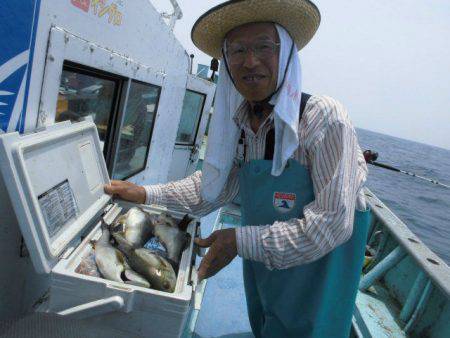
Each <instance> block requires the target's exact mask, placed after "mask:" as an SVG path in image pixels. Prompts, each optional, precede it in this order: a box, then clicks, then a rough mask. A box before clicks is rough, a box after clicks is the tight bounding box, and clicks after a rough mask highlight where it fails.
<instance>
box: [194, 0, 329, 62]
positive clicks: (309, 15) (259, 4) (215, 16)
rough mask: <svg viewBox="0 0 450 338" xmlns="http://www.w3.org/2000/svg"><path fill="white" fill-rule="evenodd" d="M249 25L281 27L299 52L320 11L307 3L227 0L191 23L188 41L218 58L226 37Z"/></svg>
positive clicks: (296, 0) (305, 0) (317, 22)
mask: <svg viewBox="0 0 450 338" xmlns="http://www.w3.org/2000/svg"><path fill="white" fill-rule="evenodd" d="M252 22H273V23H277V24H279V25H281V26H283V27H284V28H285V29H286V30H287V31H288V32H289V34H290V35H291V37H292V38H293V39H294V41H295V43H296V44H297V47H298V50H300V49H302V48H303V47H304V46H306V44H307V43H308V42H309V41H310V40H311V39H312V37H313V36H314V34H315V33H316V31H317V29H318V28H319V25H320V12H319V9H318V8H317V7H316V5H314V4H313V3H312V2H311V1H309V0H232V1H227V2H225V3H223V4H220V5H218V6H216V7H214V8H212V9H210V10H209V11H208V12H206V13H205V14H203V15H202V16H201V17H200V18H199V19H198V20H197V21H196V22H195V24H194V27H193V28H192V32H191V38H192V41H193V42H194V44H195V46H197V48H199V49H200V50H201V51H203V52H205V53H206V54H208V55H210V56H212V57H215V58H218V59H220V58H221V56H222V44H223V41H224V39H225V36H226V34H227V33H228V32H229V31H231V30H232V29H234V28H236V27H239V26H241V25H244V24H247V23H252Z"/></svg>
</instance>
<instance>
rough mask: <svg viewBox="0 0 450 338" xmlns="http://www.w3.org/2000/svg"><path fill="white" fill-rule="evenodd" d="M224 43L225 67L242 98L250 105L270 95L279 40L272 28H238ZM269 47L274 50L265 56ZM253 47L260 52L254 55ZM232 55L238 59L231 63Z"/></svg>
mask: <svg viewBox="0 0 450 338" xmlns="http://www.w3.org/2000/svg"><path fill="white" fill-rule="evenodd" d="M226 42H227V61H228V65H229V68H230V72H231V75H232V76H233V79H234V82H235V84H236V89H237V90H238V91H239V92H240V93H241V95H242V96H244V97H245V98H246V99H247V100H248V101H250V102H255V101H262V100H264V99H265V98H267V97H268V96H269V95H271V94H272V93H273V92H274V91H275V90H276V88H277V80H278V60H279V52H278V51H279V48H278V45H275V44H278V43H279V38H278V33H277V30H276V28H275V25H274V24H272V23H251V24H246V25H243V26H240V27H237V28H235V29H233V30H232V31H230V32H229V33H228V34H227V36H226ZM268 46H273V47H274V50H273V52H271V51H270V50H269V52H267V50H266V52H264V48H266V49H267V48H268ZM252 47H253V48H254V49H257V50H259V51H260V52H259V53H258V52H257V53H255V52H254V50H252ZM231 53H234V55H235V56H236V55H238V57H234V59H233V57H232V55H231ZM258 54H259V55H258ZM236 60H237V61H238V62H236ZM232 61H234V62H232Z"/></svg>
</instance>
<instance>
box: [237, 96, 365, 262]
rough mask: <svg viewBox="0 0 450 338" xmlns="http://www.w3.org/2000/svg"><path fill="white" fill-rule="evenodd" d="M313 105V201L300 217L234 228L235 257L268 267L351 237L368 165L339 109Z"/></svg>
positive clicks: (307, 258) (305, 258)
mask: <svg viewBox="0 0 450 338" xmlns="http://www.w3.org/2000/svg"><path fill="white" fill-rule="evenodd" d="M316 106H317V107H315V108H314V109H316V110H317V111H316V112H311V113H310V116H311V119H312V118H314V116H317V117H319V116H320V115H318V114H322V119H323V121H322V122H321V124H322V127H321V128H318V132H316V133H315V135H314V136H312V137H311V138H312V139H313V142H310V143H309V144H308V148H307V150H308V155H309V160H310V169H311V178H312V181H313V185H314V194H315V200H314V201H313V202H311V203H310V204H308V205H307V206H305V208H304V217H303V218H302V219H291V220H289V221H286V222H275V223H274V224H271V225H265V226H264V225H263V226H247V227H242V228H237V229H236V239H237V251H238V254H239V255H240V256H241V257H243V258H246V259H250V260H255V261H260V262H263V263H264V264H265V265H266V266H267V267H268V268H269V269H274V268H275V269H286V268H289V267H292V266H297V265H301V264H306V263H309V262H312V261H315V260H317V259H319V258H321V257H323V256H324V255H326V254H327V253H328V252H330V251H331V250H333V249H334V248H336V247H337V246H339V245H340V244H342V243H344V242H345V241H346V240H348V239H349V238H350V236H351V234H352V229H353V218H354V212H355V202H356V199H357V195H358V193H359V191H360V189H361V187H362V185H363V183H364V181H365V178H366V170H367V167H366V165H365V163H362V162H361V156H359V155H360V152H361V150H360V148H359V145H358V141H357V136H356V132H355V130H354V128H353V126H352V125H351V123H350V121H349V119H348V117H347V114H346V111H345V109H344V108H343V106H342V105H340V104H339V103H337V102H336V101H334V100H332V99H323V102H321V104H317V105H316ZM314 113H315V114H314ZM319 118H320V117H319Z"/></svg>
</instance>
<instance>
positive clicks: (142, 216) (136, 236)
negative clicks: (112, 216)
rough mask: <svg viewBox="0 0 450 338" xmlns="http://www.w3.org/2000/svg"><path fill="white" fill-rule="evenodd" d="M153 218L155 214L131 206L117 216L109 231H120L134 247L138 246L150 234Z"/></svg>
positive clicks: (142, 243)
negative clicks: (124, 212)
mask: <svg viewBox="0 0 450 338" xmlns="http://www.w3.org/2000/svg"><path fill="white" fill-rule="evenodd" d="M154 219H155V216H153V215H150V214H149V213H147V212H145V211H144V210H142V209H141V208H138V207H133V208H131V209H130V210H128V212H127V213H126V214H124V215H121V216H119V217H118V218H117V220H116V221H115V222H114V223H113V225H112V226H111V231H112V232H119V233H121V235H122V236H123V237H124V238H125V239H126V240H127V241H128V243H130V244H131V245H132V246H133V247H134V248H140V247H142V246H144V244H145V242H146V241H147V240H148V239H149V238H150V236H151V233H152V229H151V225H152V224H153V222H154Z"/></svg>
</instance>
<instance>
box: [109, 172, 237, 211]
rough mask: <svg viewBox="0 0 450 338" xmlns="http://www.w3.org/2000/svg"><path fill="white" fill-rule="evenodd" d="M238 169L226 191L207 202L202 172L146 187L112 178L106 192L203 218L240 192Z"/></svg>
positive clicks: (228, 183)
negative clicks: (201, 189) (204, 196)
mask: <svg viewBox="0 0 450 338" xmlns="http://www.w3.org/2000/svg"><path fill="white" fill-rule="evenodd" d="M237 170H238V169H237V168H233V169H232V170H231V172H230V175H229V177H228V181H227V183H226V184H225V187H224V189H223V191H222V192H221V194H220V195H219V197H218V198H217V199H216V200H215V201H214V202H208V201H205V200H203V198H202V197H201V194H200V187H201V180H202V173H201V172H200V171H197V172H195V173H194V174H192V175H191V176H188V177H186V178H184V179H182V180H179V181H174V182H169V183H166V184H157V185H147V186H143V187H141V186H138V185H135V184H133V183H130V182H124V181H112V182H111V185H110V186H105V191H106V192H107V193H108V194H111V195H115V196H116V197H119V198H122V199H125V200H128V201H131V202H135V203H145V204H158V205H164V206H166V207H168V208H169V209H173V210H178V211H181V212H187V213H192V214H194V215H197V216H200V217H201V216H204V215H207V214H209V213H210V212H212V211H214V210H216V209H218V208H220V207H221V206H223V205H225V204H227V203H228V202H230V201H231V200H233V199H234V198H235V197H236V195H237V193H238V191H239V188H238V178H237Z"/></svg>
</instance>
